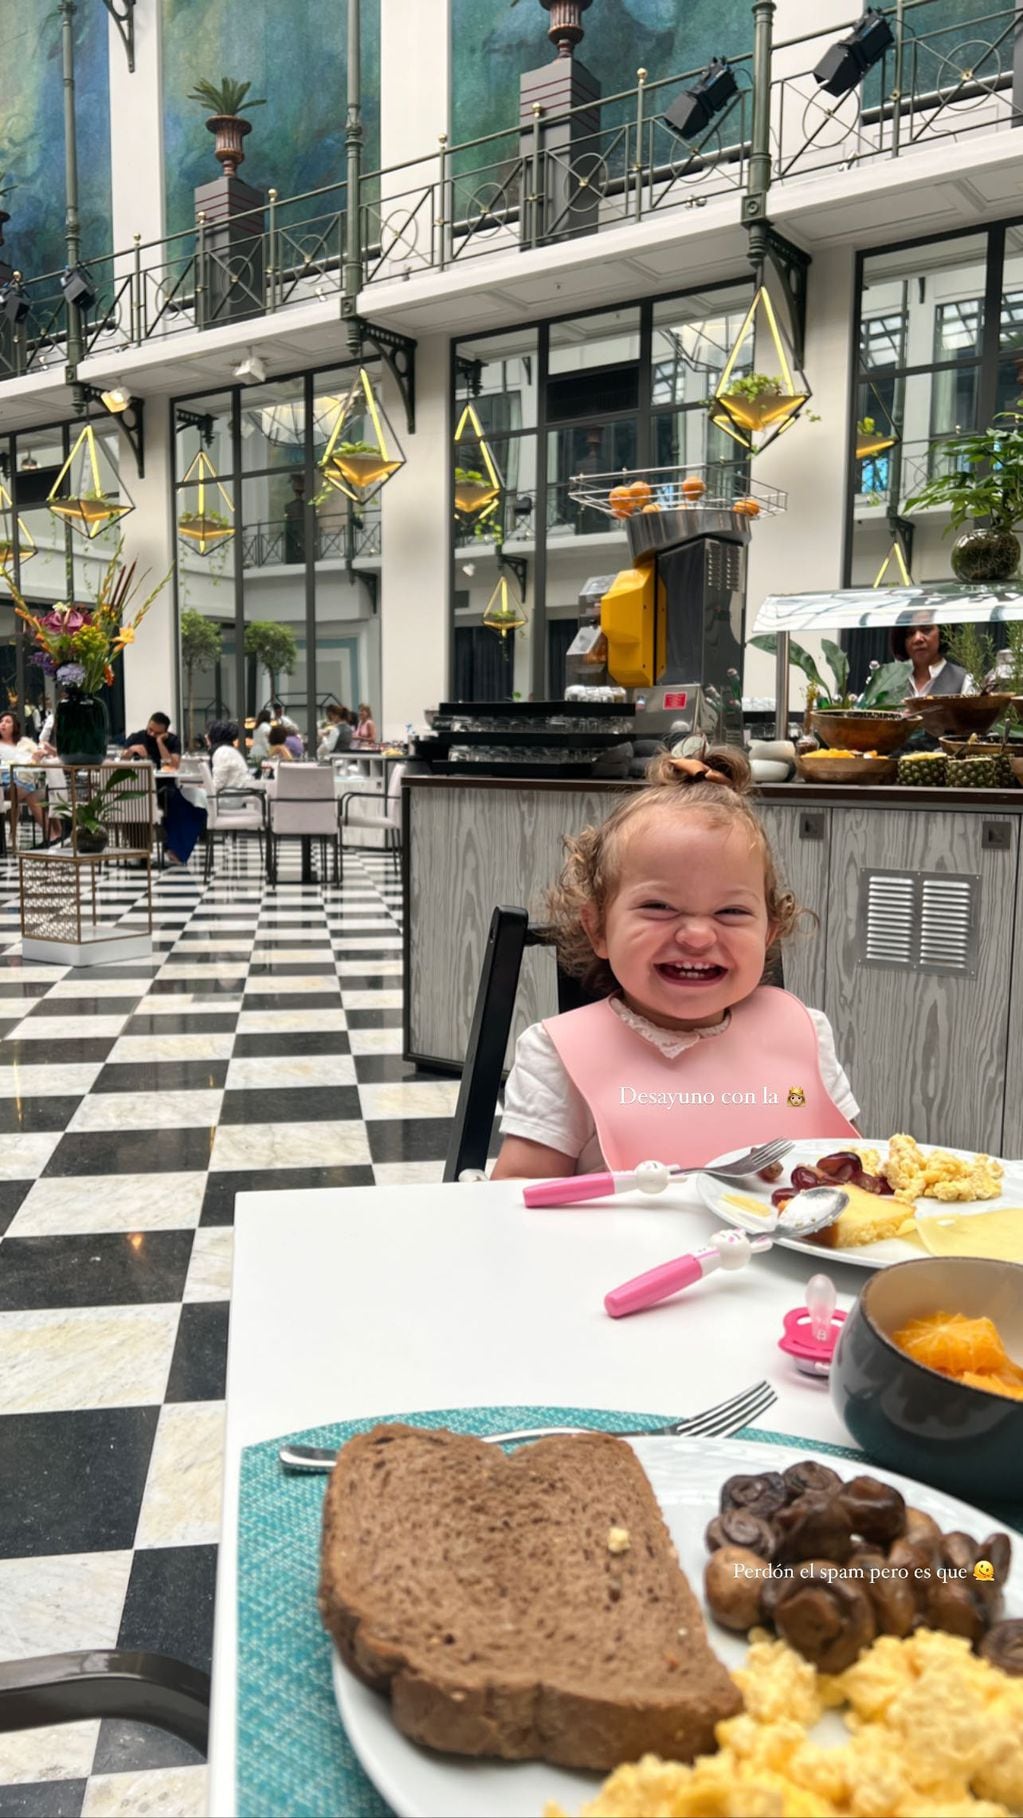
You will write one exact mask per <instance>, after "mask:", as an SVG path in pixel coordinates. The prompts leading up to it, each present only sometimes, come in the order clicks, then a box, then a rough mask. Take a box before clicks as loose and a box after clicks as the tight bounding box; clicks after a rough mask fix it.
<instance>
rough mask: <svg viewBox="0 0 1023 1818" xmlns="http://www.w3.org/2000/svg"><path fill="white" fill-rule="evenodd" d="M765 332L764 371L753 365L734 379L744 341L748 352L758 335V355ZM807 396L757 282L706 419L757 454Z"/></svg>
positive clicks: (791, 420) (793, 416)
mask: <svg viewBox="0 0 1023 1818" xmlns="http://www.w3.org/2000/svg"><path fill="white" fill-rule="evenodd" d="M758 326H759V327H760V335H759V337H757V333H756V331H757V327H758ZM765 331H766V337H768V338H769V342H770V346H771V348H772V349H773V359H771V360H769V368H770V370H768V371H762V370H757V371H754V372H751V373H748V374H747V375H746V377H745V378H741V377H740V378H734V377H733V372H734V369H735V366H736V365H737V363H738V361H739V359H740V356H741V354H742V351H743V347H744V345H745V343H746V341H747V340H749V341H750V343H751V354H752V353H753V349H754V348H755V346H756V340H757V339H758V338H759V342H760V347H759V349H757V352H759V353H760V354H761V356H762V354H763V352H764V351H765ZM811 395H812V394H811V391H810V387H809V385H808V384H807V383H806V380H805V378H804V377H803V374H802V373H801V372H800V371H799V368H798V367H797V365H796V362H795V358H794V356H793V354H792V352H791V350H790V349H789V348H788V347H786V345H785V340H784V338H783V336H782V333H781V329H780V328H779V326H778V318H777V316H776V315H775V311H774V305H773V303H772V302H771V297H770V293H769V292H768V290H767V287H766V286H765V284H764V283H763V281H761V282H760V283H759V284H758V286H757V289H756V292H755V294H754V297H753V301H752V303H751V304H750V306H749V309H748V310H747V312H746V318H745V321H744V322H743V324H742V327H741V328H740V330H739V333H738V336H737V337H736V341H735V346H734V347H733V348H732V351H731V353H730V354H729V356H728V360H727V363H726V365H725V369H724V371H723V373H722V374H721V378H720V379H719V381H718V386H717V390H716V391H715V393H714V396H713V397H712V398H711V400H710V403H709V405H708V409H709V412H710V420H711V422H712V423H714V424H715V425H716V426H717V428H718V429H723V430H724V432H725V434H726V435H728V436H731V437H732V439H733V441H735V442H738V443H740V444H741V446H742V447H743V448H748V449H749V450H750V452H751V453H752V454H759V453H761V452H762V451H763V449H765V448H768V447H770V445H771V443H772V442H774V441H776V440H777V438H778V436H780V435H781V433H782V431H783V430H785V429H788V428H789V427H790V426H791V425H792V424H793V423H794V422H795V420H796V418H797V417H798V415H799V413H800V411H801V410H802V408H803V406H804V404H806V403H807V402H808V400H809V399H810V397H811Z"/></svg>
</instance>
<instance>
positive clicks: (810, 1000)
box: [757, 804, 833, 1010]
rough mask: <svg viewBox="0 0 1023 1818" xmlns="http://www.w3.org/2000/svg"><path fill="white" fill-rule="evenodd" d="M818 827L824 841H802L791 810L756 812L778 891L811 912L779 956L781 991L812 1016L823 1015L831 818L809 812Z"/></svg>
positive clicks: (762, 809)
mask: <svg viewBox="0 0 1023 1818" xmlns="http://www.w3.org/2000/svg"><path fill="white" fill-rule="evenodd" d="M811 812H812V813H813V815H814V817H815V819H819V820H821V821H822V822H823V826H824V838H823V839H820V840H807V839H802V838H801V837H800V832H799V822H800V815H799V813H798V811H794V810H793V809H792V808H772V807H769V806H768V805H767V804H763V805H761V806H760V807H758V810H757V813H758V815H759V818H760V820H761V821H762V822H763V825H764V828H765V830H766V833H767V837H768V839H769V840H770V843H771V850H772V851H773V853H774V861H775V866H776V869H777V872H778V877H779V881H780V882H781V885H782V888H783V889H787V890H791V891H792V893H793V895H794V896H795V898H796V901H797V902H798V903H801V904H802V906H803V908H804V909H809V910H812V911H813V914H814V915H816V917H817V921H816V922H814V920H813V917H812V916H811V915H806V916H803V917H802V919H801V921H800V923H799V925H798V927H797V931H796V933H795V934H794V935H793V936H792V938H791V940H789V941H787V942H786V944H785V948H784V951H783V954H782V961H783V965H784V970H785V986H786V989H787V990H789V991H791V992H793V993H794V995H795V996H796V997H798V998H801V999H802V1001H803V1003H804V1004H809V1005H810V1006H811V1007H812V1008H813V1009H815V1010H827V1007H828V1006H827V1004H826V1002H825V988H826V980H825V968H824V955H825V953H826V951H827V938H828V867H829V850H830V840H831V822H832V819H833V816H832V814H831V812H830V810H829V809H826V808H815V809H813V810H811Z"/></svg>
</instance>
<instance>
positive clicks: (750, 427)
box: [709, 372, 806, 435]
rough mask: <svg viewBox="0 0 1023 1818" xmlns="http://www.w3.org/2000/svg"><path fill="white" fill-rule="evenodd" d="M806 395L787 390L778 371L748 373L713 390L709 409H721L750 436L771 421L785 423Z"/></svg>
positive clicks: (769, 424)
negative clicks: (722, 387) (723, 389)
mask: <svg viewBox="0 0 1023 1818" xmlns="http://www.w3.org/2000/svg"><path fill="white" fill-rule="evenodd" d="M797 397H798V403H799V404H803V403H805V402H806V399H805V397H802V396H798V394H795V393H793V392H791V391H786V390H785V387H784V385H783V382H782V380H781V379H780V378H779V377H778V375H777V374H771V373H767V372H751V373H747V374H746V376H745V377H744V378H742V379H730V380H729V382H728V390H727V391H720V392H715V394H714V396H713V397H712V398H711V400H710V405H709V408H710V411H711V414H712V416H713V414H714V412H715V410H717V411H721V410H723V411H724V412H725V414H726V415H727V416H728V417H729V418H730V419H731V421H732V422H733V423H735V424H737V425H738V426H739V427H740V428H741V429H745V430H746V431H748V433H749V434H751V435H753V434H756V433H758V432H759V431H760V430H763V429H768V428H770V426H771V425H772V424H774V423H781V422H784V420H785V418H786V417H790V416H792V414H793V411H794V409H795V408H796V407H797Z"/></svg>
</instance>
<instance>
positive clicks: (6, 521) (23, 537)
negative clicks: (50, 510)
mask: <svg viewBox="0 0 1023 1818" xmlns="http://www.w3.org/2000/svg"><path fill="white" fill-rule="evenodd" d="M15 523H17V529H18V557H19V560H20V561H22V562H28V561H31V559H32V557H33V556H34V555H35V553H36V546H35V538H34V537H33V536H32V533H31V531H30V530H29V528H28V526H27V524H26V523H25V520H24V518H17V517H16V514H15V510H14V506H13V505H12V504H11V495H10V493H9V492H8V490H7V488H6V486H5V485H4V483H3V481H2V480H0V570H2V571H3V573H5V574H6V572H7V570H8V569H9V568H13V566H14V527H15Z"/></svg>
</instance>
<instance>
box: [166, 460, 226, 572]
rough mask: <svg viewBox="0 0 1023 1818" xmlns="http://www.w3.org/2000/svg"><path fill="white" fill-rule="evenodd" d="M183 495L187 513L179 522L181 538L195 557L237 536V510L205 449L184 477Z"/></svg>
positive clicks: (207, 552)
mask: <svg viewBox="0 0 1023 1818" xmlns="http://www.w3.org/2000/svg"><path fill="white" fill-rule="evenodd" d="M181 492H182V495H183V497H182V503H183V504H185V503H187V507H188V509H187V510H185V511H183V512H182V513H181V515H180V517H179V518H178V536H179V537H180V538H181V540H182V542H183V543H185V544H186V545H187V546H188V548H189V549H192V550H194V551H195V553H196V555H200V556H206V555H209V554H210V553H211V551H212V550H214V549H219V548H220V547H221V545H222V544H224V543H226V542H227V541H228V540H229V538H231V537H233V536H234V522H233V520H234V506H233V505H232V503H231V499H230V496H229V495H228V494H227V493H226V492H225V491H224V488H223V486H222V485H221V483H220V479H219V477H218V475H217V470H216V468H215V467H214V465H213V462H212V461H211V460H210V457H209V455H208V454H207V453H206V451H205V450H204V449H200V450H199V453H198V454H197V455H196V457H195V460H194V461H193V462H192V465H191V466H190V468H189V469H188V472H187V473H186V474H185V477H184V479H183V481H182V483H181ZM189 493H191V494H193V496H192V497H189V496H188V495H189Z"/></svg>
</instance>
